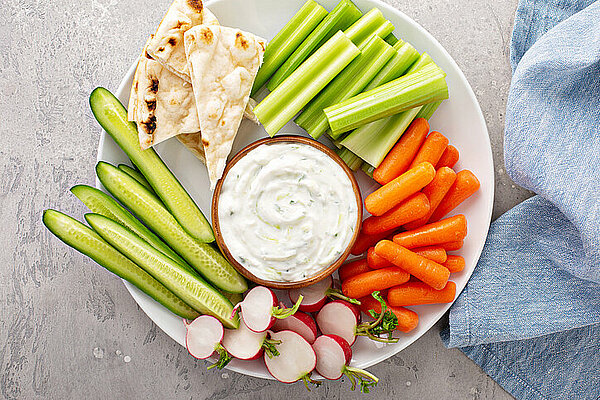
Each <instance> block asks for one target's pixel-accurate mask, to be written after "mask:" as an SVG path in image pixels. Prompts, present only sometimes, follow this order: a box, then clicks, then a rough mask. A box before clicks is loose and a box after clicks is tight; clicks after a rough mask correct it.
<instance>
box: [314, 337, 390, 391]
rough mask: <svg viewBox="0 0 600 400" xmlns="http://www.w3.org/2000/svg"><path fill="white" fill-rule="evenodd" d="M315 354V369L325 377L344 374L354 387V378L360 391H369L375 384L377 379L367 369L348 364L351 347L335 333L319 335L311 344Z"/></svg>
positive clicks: (339, 376)
mask: <svg viewBox="0 0 600 400" xmlns="http://www.w3.org/2000/svg"><path fill="white" fill-rule="evenodd" d="M313 350H314V351H315V353H316V354H317V366H316V367H315V369H316V370H317V372H318V373H319V374H321V375H322V376H323V377H324V378H326V379H331V380H336V379H339V378H341V377H342V375H346V376H347V377H348V379H350V382H352V388H351V389H352V390H354V389H355V388H356V379H358V385H359V387H360V391H361V392H363V393H369V387H371V386H375V385H377V382H379V379H378V378H377V377H376V376H375V375H373V374H371V373H370V372H368V371H365V370H362V369H359V368H354V367H350V366H348V364H350V360H351V359H352V349H351V348H350V345H349V344H348V342H346V340H344V339H343V338H341V337H339V336H337V335H321V336H319V337H318V338H317V340H316V341H315V343H314V344H313Z"/></svg>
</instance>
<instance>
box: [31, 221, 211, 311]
mask: <svg viewBox="0 0 600 400" xmlns="http://www.w3.org/2000/svg"><path fill="white" fill-rule="evenodd" d="M42 221H43V223H44V225H45V226H46V227H47V228H48V229H49V230H50V232H52V233H53V234H54V235H55V236H56V237H58V238H59V239H60V240H61V241H63V242H64V243H65V244H67V245H68V246H70V247H72V248H74V249H75V250H77V251H79V252H80V253H82V254H84V255H86V256H88V257H90V258H91V259H92V260H94V261H96V262H97V263H98V264H100V265H101V266H102V267H104V268H106V269H107V270H108V271H110V272H112V273H113V274H115V275H117V276H119V277H120V278H122V279H125V280H126V281H128V282H130V283H132V284H133V285H134V286H136V287H137V288H139V289H140V290H141V291H142V292H144V293H146V294H147V295H148V296H150V297H152V298H153V299H154V300H156V301H157V302H158V303H160V304H162V305H163V306H165V307H166V308H167V309H168V310H169V311H171V312H172V313H174V314H176V315H178V316H180V317H183V318H187V319H194V318H196V317H197V316H198V315H199V314H198V312H197V311H196V310H194V309H193V308H191V307H190V306H188V305H187V304H186V303H184V302H183V301H182V300H181V299H179V298H178V297H177V296H175V294H173V293H172V292H171V291H169V290H168V289H167V288H166V287H164V286H163V285H162V284H161V283H160V282H158V281H157V280H156V279H154V278H153V277H152V276H151V275H150V274H148V273H147V272H146V271H144V270H143V269H141V268H140V267H138V266H137V265H136V264H134V263H133V262H131V261H130V260H129V259H128V258H126V257H125V256H124V255H122V254H121V253H119V252H118V251H117V250H116V249H115V248H114V247H112V246H111V245H109V244H108V243H106V241H104V239H102V238H101V237H100V236H99V235H98V234H97V233H96V232H94V231H93V230H91V229H90V228H88V227H87V226H85V225H84V224H82V223H81V222H79V221H77V220H75V219H73V218H71V217H69V216H68V215H65V214H63V213H61V212H59V211H55V210H46V211H44V214H43V217H42Z"/></svg>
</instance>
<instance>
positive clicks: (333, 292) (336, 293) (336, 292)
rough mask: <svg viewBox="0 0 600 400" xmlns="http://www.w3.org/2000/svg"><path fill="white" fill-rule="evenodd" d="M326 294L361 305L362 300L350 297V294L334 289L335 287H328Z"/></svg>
mask: <svg viewBox="0 0 600 400" xmlns="http://www.w3.org/2000/svg"><path fill="white" fill-rule="evenodd" d="M325 296H328V297H335V298H338V299H340V300H345V301H347V302H348V303H352V304H356V305H358V306H360V300H357V299H352V298H350V297H348V296H344V294H343V293H342V292H341V291H340V290H338V289H334V288H329V289H327V290H326V291H325Z"/></svg>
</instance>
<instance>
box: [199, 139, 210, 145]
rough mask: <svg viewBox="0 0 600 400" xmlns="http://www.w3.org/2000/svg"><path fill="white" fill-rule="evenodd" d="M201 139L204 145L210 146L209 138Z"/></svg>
mask: <svg viewBox="0 0 600 400" xmlns="http://www.w3.org/2000/svg"><path fill="white" fill-rule="evenodd" d="M200 140H201V141H202V145H203V146H204V147H208V145H209V144H210V143H208V140H206V139H204V138H202V139H200Z"/></svg>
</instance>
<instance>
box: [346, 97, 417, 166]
mask: <svg viewBox="0 0 600 400" xmlns="http://www.w3.org/2000/svg"><path fill="white" fill-rule="evenodd" d="M420 110H421V107H416V108H412V109H410V110H407V111H404V112H401V113H399V114H396V115H393V116H391V117H389V118H383V119H380V120H377V121H375V122H371V123H369V124H366V125H363V126H361V127H360V128H358V129H355V130H354V131H353V132H352V133H350V134H349V135H348V136H347V137H346V138H345V139H344V140H342V142H341V143H342V146H344V147H345V148H347V149H348V150H350V151H351V152H353V153H354V154H356V155H357V156H359V157H360V158H362V159H363V160H364V161H366V162H367V163H369V164H370V165H373V166H375V167H378V166H379V164H381V162H382V161H383V159H384V158H385V156H386V155H387V153H388V152H389V151H390V150H391V149H392V147H393V146H394V144H396V142H397V141H398V139H399V138H400V136H402V134H403V133H404V131H405V130H406V128H407V127H408V125H410V123H411V122H412V120H413V119H415V116H416V115H417V113H418V112H419V111H420Z"/></svg>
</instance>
